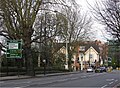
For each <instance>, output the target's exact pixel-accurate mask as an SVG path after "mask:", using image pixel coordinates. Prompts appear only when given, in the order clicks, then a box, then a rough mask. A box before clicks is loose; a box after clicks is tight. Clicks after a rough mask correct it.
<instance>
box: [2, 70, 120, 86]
mask: <svg viewBox="0 0 120 88" xmlns="http://www.w3.org/2000/svg"><path fill="white" fill-rule="evenodd" d="M118 83H120V71H113V72H111V73H106V72H104V73H94V72H93V73H77V74H69V75H59V76H51V77H42V78H30V79H20V80H8V81H0V87H9V88H10V87H11V88H13V87H22V88H26V87H32V88H35V87H51V88H53V87H66V88H67V87H68V88H69V87H91V88H93V87H97V88H98V87H99V88H106V87H111V88H113V87H114V86H115V85H117V84H118Z"/></svg>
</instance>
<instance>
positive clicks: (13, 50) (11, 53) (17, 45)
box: [6, 40, 22, 58]
mask: <svg viewBox="0 0 120 88" xmlns="http://www.w3.org/2000/svg"><path fill="white" fill-rule="evenodd" d="M6 57H7V58H22V41H21V40H8V41H7V52H6Z"/></svg>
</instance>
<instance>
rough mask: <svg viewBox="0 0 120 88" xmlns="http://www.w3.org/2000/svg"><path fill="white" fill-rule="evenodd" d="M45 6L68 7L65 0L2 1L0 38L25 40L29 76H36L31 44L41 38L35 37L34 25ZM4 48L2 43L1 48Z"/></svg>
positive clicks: (25, 55) (24, 51) (0, 2)
mask: <svg viewBox="0 0 120 88" xmlns="http://www.w3.org/2000/svg"><path fill="white" fill-rule="evenodd" d="M43 4H51V5H52V4H53V5H59V6H61V5H62V6H67V5H66V4H65V3H64V0H49V1H48V0H0V21H1V23H2V24H1V25H0V26H2V27H1V29H0V36H3V37H5V38H7V39H17V40H18V39H22V40H23V54H24V58H25V61H26V67H27V73H28V75H34V72H33V58H32V55H31V43H33V42H35V40H38V39H39V36H34V32H35V29H34V25H35V24H34V23H35V21H36V17H37V16H38V15H39V13H40V12H41V10H43V9H45V8H42V5H43ZM62 6H61V7H62ZM45 30H46V28H45ZM33 36H34V37H33ZM3 46H4V45H3V44H2V43H0V48H2V47H3ZM2 49H3V48H2Z"/></svg>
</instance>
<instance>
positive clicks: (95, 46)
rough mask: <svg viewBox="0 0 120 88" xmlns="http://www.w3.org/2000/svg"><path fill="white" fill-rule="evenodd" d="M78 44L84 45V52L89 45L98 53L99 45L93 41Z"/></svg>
mask: <svg viewBox="0 0 120 88" xmlns="http://www.w3.org/2000/svg"><path fill="white" fill-rule="evenodd" d="M80 46H85V51H84V52H86V51H87V50H88V49H89V48H90V47H93V48H94V49H95V50H96V51H97V52H98V53H100V49H99V46H98V45H97V44H95V43H91V42H89V43H81V44H80ZM80 52H81V51H80ZM84 52H83V53H84Z"/></svg>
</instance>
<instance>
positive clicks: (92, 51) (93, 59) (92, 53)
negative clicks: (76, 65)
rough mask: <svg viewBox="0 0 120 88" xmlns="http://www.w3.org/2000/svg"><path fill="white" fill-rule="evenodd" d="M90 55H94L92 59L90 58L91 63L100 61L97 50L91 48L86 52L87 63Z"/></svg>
mask: <svg viewBox="0 0 120 88" xmlns="http://www.w3.org/2000/svg"><path fill="white" fill-rule="evenodd" d="M89 54H91V55H92V57H91V58H90V62H91V63H93V62H95V60H97V61H99V55H98V52H96V50H95V49H94V48H93V47H91V48H89V49H88V50H87V51H86V52H85V61H89Z"/></svg>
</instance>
